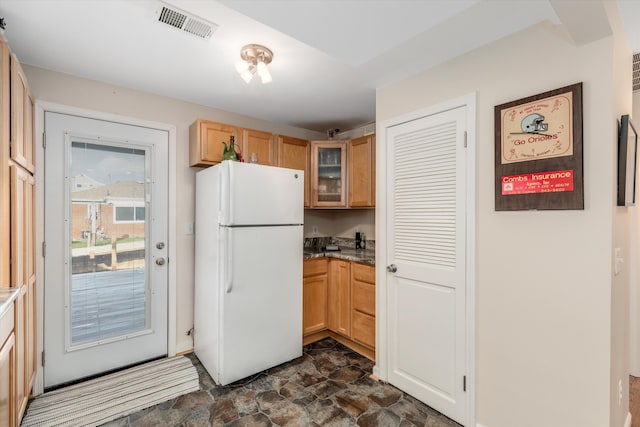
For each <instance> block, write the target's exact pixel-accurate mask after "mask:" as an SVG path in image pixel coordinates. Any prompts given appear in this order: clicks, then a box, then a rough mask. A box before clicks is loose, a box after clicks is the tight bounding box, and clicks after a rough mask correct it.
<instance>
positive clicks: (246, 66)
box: [236, 61, 249, 74]
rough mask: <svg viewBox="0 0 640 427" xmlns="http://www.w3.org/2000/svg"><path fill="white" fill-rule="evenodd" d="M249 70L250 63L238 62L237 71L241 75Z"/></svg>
mask: <svg viewBox="0 0 640 427" xmlns="http://www.w3.org/2000/svg"><path fill="white" fill-rule="evenodd" d="M248 70H249V63H248V62H247V61H238V62H236V71H237V72H238V73H240V74H242V73H244V72H245V71H248Z"/></svg>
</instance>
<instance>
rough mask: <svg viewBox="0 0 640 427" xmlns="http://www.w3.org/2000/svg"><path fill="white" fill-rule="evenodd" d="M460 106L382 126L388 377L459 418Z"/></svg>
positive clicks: (462, 128) (462, 410)
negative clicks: (384, 135) (385, 179)
mask: <svg viewBox="0 0 640 427" xmlns="http://www.w3.org/2000/svg"><path fill="white" fill-rule="evenodd" d="M465 117H466V107H459V108H456V109H453V110H449V111H445V112H442V113H438V114H435V115H432V116H427V117H423V118H420V119H417V120H412V121H409V122H405V123H402V124H399V125H396V126H393V127H390V128H388V130H387V132H388V133H387V162H388V163H387V165H388V166H387V167H388V170H389V173H388V182H387V200H388V204H387V209H388V211H387V215H388V222H387V231H388V235H387V239H388V240H387V242H388V246H387V251H388V253H387V259H388V260H389V264H394V265H395V266H396V268H397V271H396V272H395V273H394V272H392V273H390V274H389V275H388V282H387V283H388V286H387V289H388V295H387V298H388V302H389V307H388V310H389V311H388V314H389V317H388V322H389V324H388V334H389V347H388V349H389V370H388V379H389V382H391V383H392V384H394V385H396V386H397V387H399V388H401V389H403V390H404V391H406V392H408V393H409V394H411V395H413V396H415V397H417V398H418V399H420V400H422V401H424V402H425V403H427V404H428V405H429V406H431V407H433V408H435V409H437V410H438V411H440V412H442V413H444V414H445V415H447V416H448V417H450V418H452V419H454V420H456V421H458V422H460V423H462V424H464V423H465V421H466V420H465V417H466V415H465V414H466V411H465V410H466V401H465V391H464V384H463V382H464V378H463V377H464V375H465V372H464V369H465V354H466V350H465V341H466V337H465V264H466V260H465V236H466V230H465V200H466V199H465V197H466V194H465V193H466V187H465V182H466V175H465V147H464V137H465V130H466V123H465Z"/></svg>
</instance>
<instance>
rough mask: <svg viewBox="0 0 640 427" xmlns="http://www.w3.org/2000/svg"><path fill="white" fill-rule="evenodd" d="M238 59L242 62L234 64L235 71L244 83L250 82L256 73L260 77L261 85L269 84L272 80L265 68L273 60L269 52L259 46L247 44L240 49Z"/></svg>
mask: <svg viewBox="0 0 640 427" xmlns="http://www.w3.org/2000/svg"><path fill="white" fill-rule="evenodd" d="M240 58H242V61H240V62H238V63H237V64H236V70H237V71H238V73H240V77H242V79H243V80H244V81H245V82H247V83H249V82H251V79H252V78H253V75H254V74H256V73H257V74H258V75H259V76H260V79H261V80H262V83H269V82H270V81H271V80H272V79H271V73H269V69H268V68H267V65H269V64H270V63H271V60H272V59H273V52H271V50H269V49H268V48H266V47H264V46H261V45H259V44H248V45H246V46H243V47H242V49H240Z"/></svg>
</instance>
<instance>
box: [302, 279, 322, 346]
mask: <svg viewBox="0 0 640 427" xmlns="http://www.w3.org/2000/svg"><path fill="white" fill-rule="evenodd" d="M302 313H303V315H302V334H303V335H308V334H311V333H314V332H318V331H321V330H323V329H326V328H327V275H326V274H323V275H320V276H312V277H305V278H304V279H303V288H302Z"/></svg>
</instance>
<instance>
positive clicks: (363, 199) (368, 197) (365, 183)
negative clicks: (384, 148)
mask: <svg viewBox="0 0 640 427" xmlns="http://www.w3.org/2000/svg"><path fill="white" fill-rule="evenodd" d="M375 145H376V143H375V136H374V135H368V136H363V137H361V138H356V139H354V140H352V141H350V142H349V206H351V207H373V206H375V183H376V174H375V163H376V156H375V149H376V147H375Z"/></svg>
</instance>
